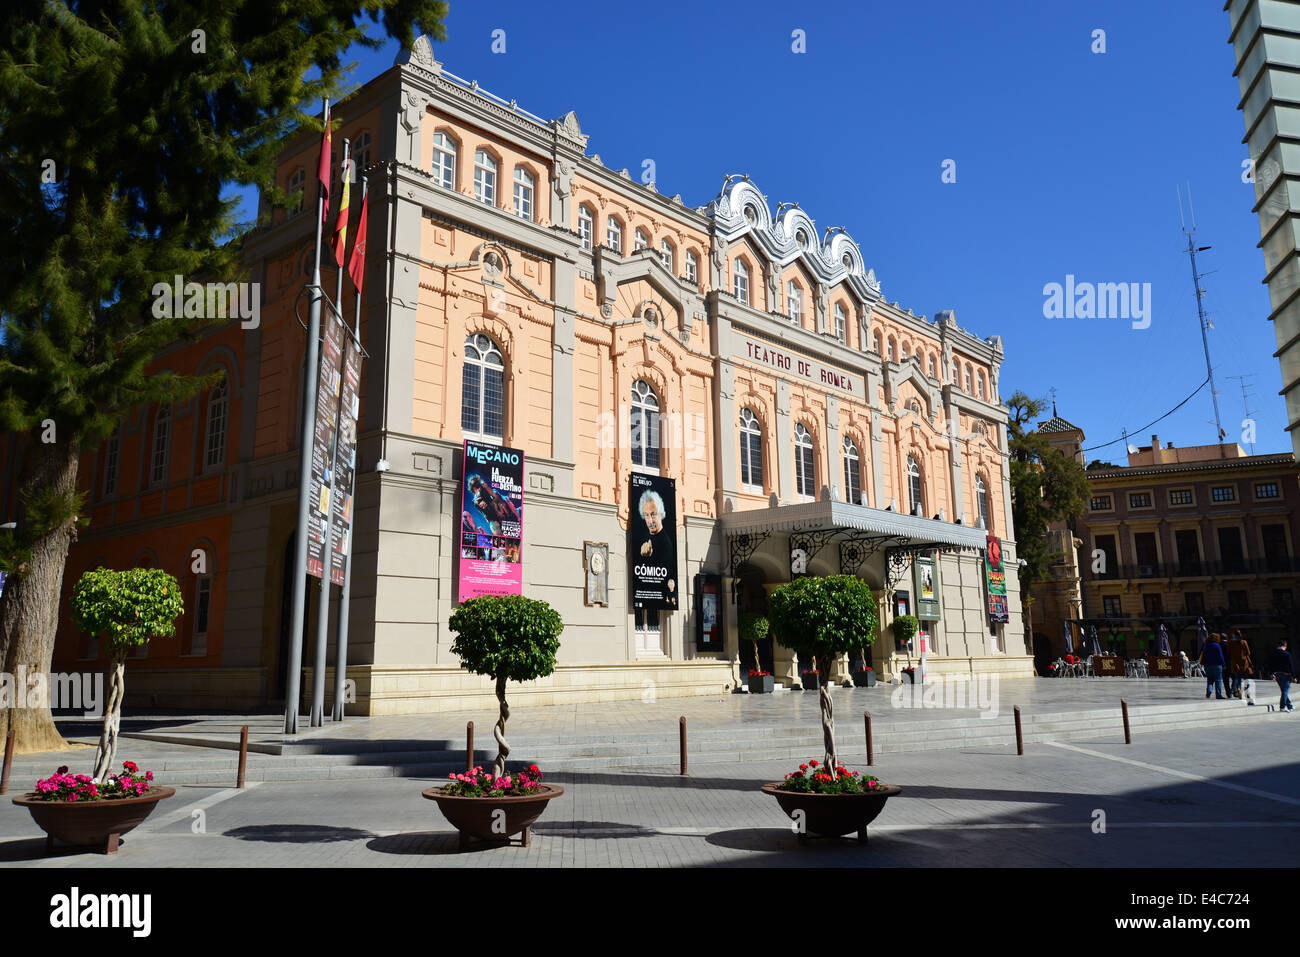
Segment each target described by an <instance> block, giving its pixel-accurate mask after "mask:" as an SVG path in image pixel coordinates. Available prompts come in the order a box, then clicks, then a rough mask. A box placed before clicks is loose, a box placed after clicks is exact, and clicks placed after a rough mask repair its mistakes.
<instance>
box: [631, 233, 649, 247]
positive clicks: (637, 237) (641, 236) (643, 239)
mask: <svg viewBox="0 0 1300 957" xmlns="http://www.w3.org/2000/svg"><path fill="white" fill-rule="evenodd" d="M632 238H633V242H632V252H636V251H638V250H640V249H649V248H650V237H649V236H647V235H646V234H645V230H642V229H638V230H637V231H636V232H635V233H633V236H632Z"/></svg>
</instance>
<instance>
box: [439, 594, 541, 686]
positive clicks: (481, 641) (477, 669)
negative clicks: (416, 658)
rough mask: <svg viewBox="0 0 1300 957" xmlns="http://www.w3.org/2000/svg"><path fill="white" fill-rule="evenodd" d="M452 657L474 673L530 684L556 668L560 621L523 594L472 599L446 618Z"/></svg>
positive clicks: (539, 603)
mask: <svg viewBox="0 0 1300 957" xmlns="http://www.w3.org/2000/svg"><path fill="white" fill-rule="evenodd" d="M447 627H448V628H450V629H451V630H452V631H453V632H455V634H456V639H455V641H453V642H452V644H451V650H452V653H453V654H455V655H457V656H459V657H460V660H461V667H463V668H465V669H466V670H467V671H472V672H474V673H475V674H478V675H489V676H491V677H493V678H498V679H499V678H505V679H507V680H509V681H531V680H533V679H534V678H544V677H546V676H547V675H549V674H550V673H551V672H553V671H554V670H555V654H556V652H557V651H559V650H560V632H561V631H563V630H564V623H563V622H561V621H560V615H559V613H558V612H556V610H555V609H554V608H552V607H551V606H550V605H548V604H547V603H546V602H544V601H537V600H536V599H533V598H525V597H523V596H522V595H505V596H496V595H492V596H487V595H485V596H483V597H481V598H471V599H470V600H469V601H467V602H465V603H464V604H463V605H461V606H460V607H459V608H458V609H456V611H455V612H454V613H453V614H452V616H451V617H450V618H449V619H448V620H447Z"/></svg>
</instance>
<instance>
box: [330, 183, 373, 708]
mask: <svg viewBox="0 0 1300 957" xmlns="http://www.w3.org/2000/svg"><path fill="white" fill-rule="evenodd" d="M369 189H370V184H369V183H368V182H366V181H365V180H362V183H361V209H362V211H363V212H364V211H365V209H366V193H367V192H368V191H369ZM360 238H361V224H360V223H358V224H357V239H360ZM361 268H362V269H364V268H365V260H364V258H363V259H362V266H361ZM354 284H355V280H354ZM352 338H353V341H352V342H351V343H349V346H351V347H352V348H354V349H355V348H357V347H358V346H359V345H360V343H361V287H360V286H358V287H357V307H356V310H355V311H354V312H353V314H352ZM343 366H344V368H345V369H346V368H347V362H346V361H345V362H344V363H343ZM357 368H358V369H360V368H361V362H360V359H359V358H358V361H357ZM339 414H340V415H342V414H343V409H342V406H340V407H339ZM356 488H357V470H356V467H355V456H354V461H353V469H352V484H351V487H350V488H348V497H349V498H351V499H352V503H353V504H352V526H351V528H349V529H348V541H347V544H346V545H345V546H344V551H343V593H342V595H341V596H340V598H339V625H338V634H337V636H336V637H335V647H334V713H333V715H331V717H332V718H333V719H334V720H335V721H342V720H343V710H344V709H343V705H344V701H343V692H344V683H345V680H346V678H347V670H348V617H349V615H348V602H349V600H350V599H351V595H352V549H353V546H354V545H355V544H356V541H357V533H356V526H357V507H356V498H355V497H354V496H355V495H356Z"/></svg>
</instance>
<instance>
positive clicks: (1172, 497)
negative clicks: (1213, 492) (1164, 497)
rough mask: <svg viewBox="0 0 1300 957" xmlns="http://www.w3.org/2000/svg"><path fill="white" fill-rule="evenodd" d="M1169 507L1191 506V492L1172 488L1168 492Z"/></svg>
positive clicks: (1186, 489) (1185, 489) (1187, 489)
mask: <svg viewBox="0 0 1300 957" xmlns="http://www.w3.org/2000/svg"><path fill="white" fill-rule="evenodd" d="M1169 504H1170V505H1191V504H1192V490H1191V489H1189V488H1172V489H1170V490H1169Z"/></svg>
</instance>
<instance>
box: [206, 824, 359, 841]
mask: <svg viewBox="0 0 1300 957" xmlns="http://www.w3.org/2000/svg"><path fill="white" fill-rule="evenodd" d="M223 836H225V837H233V838H235V839H236V840H239V841H268V842H271V843H276V844H319V843H324V842H329V841H362V840H365V839H366V838H368V837H374V836H375V835H374V834H373V833H372V832H370V831H362V830H359V829H357V828H355V827H326V826H324V825H321V824H256V825H250V826H249V827H237V828H234V829H233V830H230V831H225V832H223Z"/></svg>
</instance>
